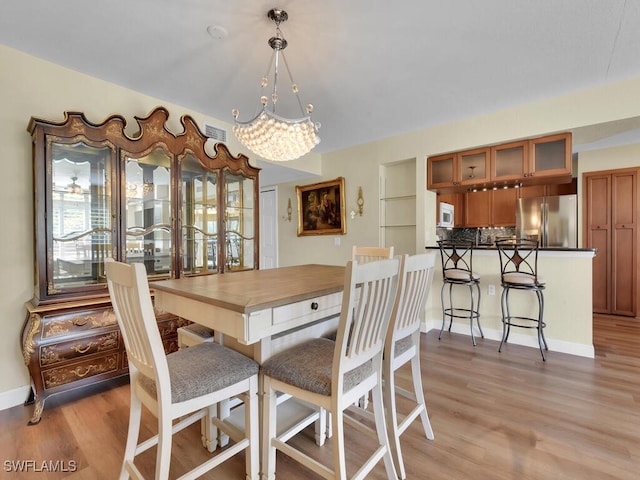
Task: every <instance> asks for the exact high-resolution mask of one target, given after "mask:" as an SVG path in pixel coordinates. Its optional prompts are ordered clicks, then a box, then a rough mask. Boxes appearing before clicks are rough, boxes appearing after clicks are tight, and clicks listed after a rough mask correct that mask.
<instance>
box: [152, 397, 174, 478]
mask: <svg viewBox="0 0 640 480" xmlns="http://www.w3.org/2000/svg"><path fill="white" fill-rule="evenodd" d="M172 427H173V425H172V419H171V417H170V416H169V415H168V414H167V413H166V412H163V411H162V409H160V411H159V412H158V447H157V448H158V450H157V453H156V479H159V480H160V479H168V478H169V464H170V463H171V442H172V440H173V432H172Z"/></svg>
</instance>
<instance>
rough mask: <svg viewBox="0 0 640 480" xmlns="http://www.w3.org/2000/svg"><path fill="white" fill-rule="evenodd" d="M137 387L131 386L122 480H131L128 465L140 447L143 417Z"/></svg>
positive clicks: (121, 473)
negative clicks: (138, 446) (135, 389)
mask: <svg viewBox="0 0 640 480" xmlns="http://www.w3.org/2000/svg"><path fill="white" fill-rule="evenodd" d="M134 388H135V387H134V386H133V385H131V390H132V393H131V408H130V411H129V432H128V433H127V445H126V447H125V449H124V460H123V461H122V470H121V472H120V480H126V479H127V478H129V473H128V472H127V464H133V459H134V457H135V455H136V447H137V445H138V435H139V433H140V419H141V417H142V403H140V400H138V398H137V397H136V396H135V395H134V394H133V389H134Z"/></svg>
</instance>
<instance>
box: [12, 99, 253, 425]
mask: <svg viewBox="0 0 640 480" xmlns="http://www.w3.org/2000/svg"><path fill="white" fill-rule="evenodd" d="M168 117H169V113H168V111H167V110H166V109H165V108H163V107H158V108H156V109H154V110H153V111H152V112H151V113H150V114H149V115H148V116H147V117H145V118H140V117H135V120H136V122H137V124H138V128H139V130H138V133H137V134H135V135H133V136H129V135H128V134H127V133H125V127H126V120H125V119H124V118H123V117H122V116H119V115H113V116H111V117H109V118H107V119H106V120H105V121H104V122H102V123H100V124H94V123H91V122H90V121H89V120H87V119H86V118H85V116H84V114H82V113H78V112H66V113H65V116H64V119H63V120H62V121H61V122H53V121H48V120H42V119H37V118H32V119H31V121H30V123H29V127H28V130H29V132H30V133H31V135H32V139H33V169H34V208H35V212H34V213H35V215H34V216H35V249H34V250H35V262H34V264H35V279H34V283H35V292H34V297H33V299H32V300H31V301H29V302H27V304H26V309H27V318H26V321H25V325H24V328H23V331H22V339H21V340H22V351H23V355H24V361H25V363H26V365H27V367H28V369H29V373H30V375H31V380H32V383H33V390H32V395H31V397H30V398H29V399H28V400H27V403H31V402H35V408H34V413H33V417H32V419H31V421H30V422H29V423H30V424H35V423H38V422H39V421H40V418H41V415H42V410H43V408H44V404H45V401H46V399H47V398H48V397H49V396H50V395H53V394H56V393H60V392H64V391H67V390H70V389H73V388H77V387H82V386H86V385H89V384H93V383H96V382H99V381H102V380H106V379H110V378H115V377H119V376H122V375H126V374H127V373H128V365H127V359H126V355H125V350H124V345H123V341H122V336H121V334H120V331H119V329H118V326H117V322H116V318H115V315H114V313H113V309H112V307H111V303H110V301H109V295H108V291H107V285H106V278H105V273H104V260H105V258H108V257H112V258H114V259H116V260H119V261H123V262H127V263H143V264H144V265H145V267H146V270H147V273H148V277H149V280H150V281H151V289H152V290H153V283H152V282H153V280H159V279H167V278H180V277H183V276H190V275H208V274H222V273H224V272H233V271H238V270H249V269H256V268H257V267H258V258H259V256H258V244H259V242H258V220H259V217H258V194H259V185H258V172H259V169H257V168H255V167H252V166H251V165H249V162H248V158H247V157H246V156H244V155H238V156H236V157H234V156H232V155H231V154H230V153H229V150H228V149H227V147H226V146H225V145H224V144H221V143H217V144H215V145H209V144H207V137H205V136H204V135H203V134H202V133H201V131H200V130H199V128H198V126H197V124H196V122H195V121H194V120H193V119H192V118H191V117H190V116H183V117H182V118H181V124H182V127H183V129H184V131H183V132H182V133H179V134H173V133H171V132H170V131H169V130H168V129H167V127H166V122H167V120H168ZM156 315H157V319H158V328H159V330H160V333H161V336H162V338H163V341H164V344H165V350H166V351H167V352H171V351H174V350H176V349H177V339H176V329H177V328H178V327H179V326H181V325H183V324H186V323H188V322H186V321H184V320H182V319H180V318H178V317H175V316H173V315H169V314H167V313H165V312H160V311H157V312H156Z"/></svg>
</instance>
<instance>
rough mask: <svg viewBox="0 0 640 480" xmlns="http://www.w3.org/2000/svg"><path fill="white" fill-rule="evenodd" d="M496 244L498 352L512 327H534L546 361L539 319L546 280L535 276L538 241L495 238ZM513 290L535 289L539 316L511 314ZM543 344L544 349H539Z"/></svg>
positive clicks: (532, 290)
mask: <svg viewBox="0 0 640 480" xmlns="http://www.w3.org/2000/svg"><path fill="white" fill-rule="evenodd" d="M496 247H497V248H498V253H499V255H500V272H501V278H502V298H501V306H502V340H501V341H500V347H498V352H501V351H502V345H504V343H505V342H506V341H507V339H508V338H509V332H510V331H511V327H512V326H514V327H520V328H535V329H536V330H537V331H538V346H539V348H540V354H541V355H542V360H543V361H546V360H547V359H546V357H545V354H544V351H545V350H549V348H548V347H547V340H546V339H545V338H544V331H543V329H544V327H546V324H545V323H544V321H543V320H542V318H543V313H544V296H543V295H542V291H543V290H544V287H545V282H544V281H543V280H542V279H541V278H540V277H539V276H538V241H537V240H525V239H505V240H497V241H496ZM512 289H514V290H526V291H531V292H535V294H536V297H537V299H538V316H537V317H526V316H519V315H511V311H510V309H509V292H510V291H511V290H512ZM543 346H544V349H543V348H542V347H543Z"/></svg>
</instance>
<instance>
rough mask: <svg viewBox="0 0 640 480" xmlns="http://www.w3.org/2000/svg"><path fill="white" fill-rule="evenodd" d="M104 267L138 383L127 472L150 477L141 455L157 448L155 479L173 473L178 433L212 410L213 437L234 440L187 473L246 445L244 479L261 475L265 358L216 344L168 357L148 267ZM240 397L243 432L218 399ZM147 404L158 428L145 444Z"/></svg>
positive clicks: (191, 474)
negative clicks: (139, 462) (221, 413)
mask: <svg viewBox="0 0 640 480" xmlns="http://www.w3.org/2000/svg"><path fill="white" fill-rule="evenodd" d="M105 269H106V274H107V284H108V288H109V295H110V297H111V302H112V305H113V309H114V312H115V315H116V319H117V321H118V326H119V327H120V330H121V332H122V336H123V340H124V344H125V349H126V352H127V359H128V362H129V376H130V384H131V386H130V391H131V407H130V414H129V430H128V434H127V443H126V447H125V454H124V460H123V464H122V470H121V474H120V478H121V479H126V478H129V476H131V477H133V478H143V477H142V474H141V472H140V471H139V469H138V467H137V466H136V464H135V463H134V459H135V457H136V456H137V455H138V454H140V453H142V452H144V451H146V450H148V449H149V448H151V447H153V446H157V452H156V466H155V478H156V480H160V479H162V480H164V479H168V478H169V467H170V461H171V443H172V436H173V434H174V433H176V432H179V431H180V430H182V429H184V428H186V427H187V426H189V425H191V424H193V423H195V422H197V421H199V420H200V419H202V418H205V417H207V415H210V416H211V418H212V425H209V427H210V428H211V436H210V438H216V433H217V430H218V429H220V430H221V431H224V432H225V433H226V434H228V435H229V436H230V437H231V438H232V439H233V440H234V444H233V445H231V446H230V447H228V448H227V449H225V450H221V451H220V452H219V453H217V454H215V455H213V456H211V457H209V458H208V459H207V460H206V461H205V462H203V463H202V464H200V465H198V466H196V467H195V468H193V469H192V470H190V471H189V472H187V473H186V474H184V475H183V476H181V477H180V478H181V479H193V478H197V477H199V476H201V475H203V474H204V473H205V472H207V471H209V470H211V469H212V468H214V467H216V466H218V465H219V464H221V463H222V462H224V461H225V460H227V459H229V458H231V457H232V456H234V455H236V454H237V453H240V452H241V451H243V450H246V452H245V457H246V467H245V468H246V477H245V478H246V479H250V480H257V479H258V478H259V471H258V470H259V458H260V457H259V450H258V442H259V434H258V424H257V422H256V421H255V418H257V415H258V394H257V393H258V371H259V366H258V364H257V363H256V362H255V361H253V360H252V359H250V358H248V357H246V356H244V355H242V354H241V353H239V352H236V351H234V350H231V349H229V348H227V347H224V346H222V345H219V344H217V343H211V342H209V343H203V344H201V345H196V346H193V347H190V348H187V349H184V350H178V351H177V352H174V353H171V354H169V355H165V352H164V348H163V344H162V339H161V337H160V332H159V331H158V327H157V323H156V319H155V314H154V311H153V305H152V303H151V296H150V293H149V284H148V281H147V273H146V270H145V267H144V265H143V264H141V263H135V264H132V265H129V264H126V263H121V262H115V261H113V260H112V259H107V261H106V262H105ZM234 396H240V397H242V398H243V399H244V402H245V405H246V409H245V425H244V431H241V430H240V429H239V428H237V427H234V426H233V425H231V424H228V423H227V422H224V421H222V420H220V419H219V418H217V416H216V414H215V411H216V408H215V407H216V404H217V403H218V402H220V401H222V400H225V399H228V398H230V397H234ZM143 406H144V407H146V408H147V409H148V410H149V411H150V412H151V413H152V414H153V415H155V416H156V417H157V419H158V433H157V434H156V435H154V436H152V437H151V438H149V439H147V440H145V441H143V442H141V443H139V444H138V441H139V433H140V420H141V415H142V407H143ZM252 419H254V421H251V420H252ZM212 447H213V448H215V445H213V446H212Z"/></svg>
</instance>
